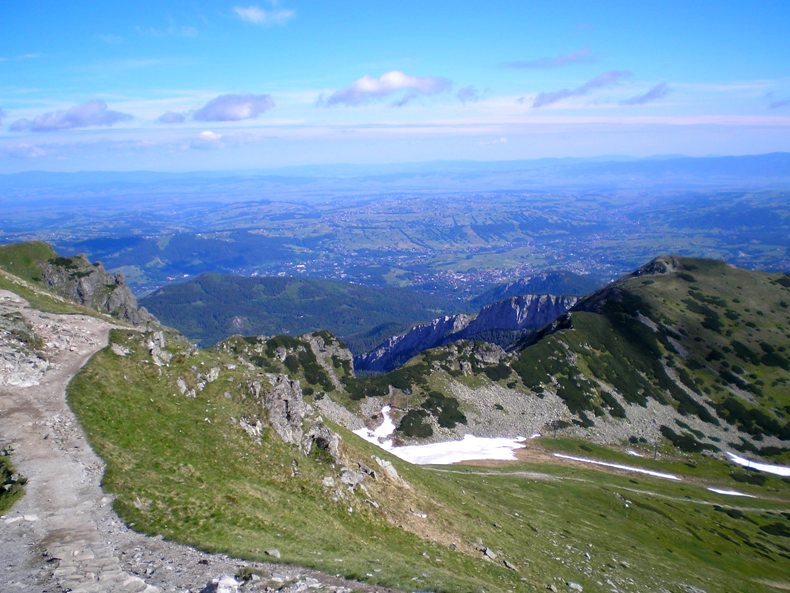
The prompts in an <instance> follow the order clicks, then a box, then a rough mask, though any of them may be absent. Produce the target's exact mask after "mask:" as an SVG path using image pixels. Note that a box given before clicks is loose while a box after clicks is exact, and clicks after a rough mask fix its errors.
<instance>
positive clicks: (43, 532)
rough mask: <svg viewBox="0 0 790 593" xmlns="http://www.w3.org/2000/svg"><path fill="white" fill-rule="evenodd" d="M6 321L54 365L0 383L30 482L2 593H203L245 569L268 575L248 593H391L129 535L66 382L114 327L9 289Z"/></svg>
mask: <svg viewBox="0 0 790 593" xmlns="http://www.w3.org/2000/svg"><path fill="white" fill-rule="evenodd" d="M0 315H3V316H9V317H12V316H17V315H21V316H22V317H23V318H24V319H25V320H26V321H27V322H28V323H29V324H30V325H31V326H32V327H33V330H34V332H35V334H36V335H37V336H40V337H41V338H42V339H43V340H44V343H45V344H46V347H45V352H44V357H45V358H46V360H47V362H48V363H49V365H48V368H47V369H46V371H45V372H44V373H43V376H42V375H41V372H40V371H41V369H40V368H39V369H38V370H36V369H34V368H32V367H30V366H29V365H28V366H27V367H26V366H25V362H24V361H22V362H20V364H19V365H18V367H17V368H15V369H13V370H12V371H9V370H8V369H6V370H5V371H4V376H2V377H0V438H1V439H2V445H8V444H10V445H12V446H13V448H14V454H13V457H12V461H13V463H14V465H15V466H16V469H17V471H18V472H19V473H21V474H22V475H24V476H25V477H27V479H28V483H27V485H26V486H25V494H24V496H23V497H22V498H21V499H20V500H19V501H18V502H17V503H16V504H15V505H14V506H13V507H12V509H11V510H10V511H9V512H8V513H7V514H6V515H3V516H2V517H0V575H2V576H0V589H1V590H2V591H3V593H13V592H22V593H43V592H47V593H54V592H66V591H71V592H72V593H159V592H163V593H164V592H168V593H169V592H173V593H175V592H178V593H183V592H184V591H200V590H201V589H203V587H204V586H205V585H206V583H208V582H209V581H210V580H211V579H213V578H216V577H218V576H220V575H222V574H229V575H233V574H235V573H237V572H238V569H239V568H240V567H242V566H244V567H248V568H252V569H254V570H256V571H258V572H259V573H260V574H261V575H262V577H261V579H260V580H259V581H257V582H253V583H250V584H249V585H248V586H245V587H244V590H245V591H248V592H250V593H252V592H255V591H264V590H268V589H267V587H268V586H274V587H276V588H278V589H279V590H281V591H284V592H285V591H304V590H307V589H310V590H316V591H336V592H348V591H350V590H351V589H352V588H353V589H355V590H358V591H368V592H372V591H385V589H380V588H375V587H371V586H368V585H364V584H360V583H353V582H348V581H344V580H342V579H338V578H334V577H332V576H329V575H325V574H322V573H318V572H315V571H311V570H307V569H301V568H298V567H292V566H286V565H276V564H265V563H249V562H243V561H238V560H234V559H232V558H228V557H227V556H223V555H218V554H206V553H203V552H200V551H198V550H195V549H193V548H190V547H188V546H183V545H179V544H174V543H172V542H167V541H164V540H162V538H158V537H154V538H152V537H147V536H144V535H141V534H138V533H135V532H133V531H131V530H130V529H128V528H127V527H126V526H125V525H124V524H123V523H122V522H121V521H120V519H119V518H118V517H117V516H116V515H115V513H114V512H113V511H112V506H111V505H112V498H111V497H109V496H108V495H106V494H105V493H104V492H103V491H102V489H101V477H102V474H103V472H104V464H103V462H102V461H101V459H99V457H98V456H97V455H96V454H95V453H94V452H93V450H92V449H91V447H90V446H89V444H88V442H87V440H86V438H85V435H84V433H83V431H82V429H81V427H80V426H79V424H78V422H77V420H76V418H75V416H74V414H73V413H72V412H71V410H70V409H69V407H68V405H67V404H66V387H67V385H68V383H69V381H70V380H71V379H72V378H73V377H74V375H75V374H76V373H77V372H78V371H79V369H80V368H81V367H82V366H83V365H84V364H85V363H86V362H87V361H88V359H89V358H90V357H91V356H92V355H93V354H94V353H96V352H97V351H99V350H100V349H101V348H103V347H105V346H106V345H107V343H108V337H109V331H110V329H112V325H111V324H110V323H109V322H107V321H104V320H101V319H97V318H93V317H88V316H82V315H55V314H50V313H42V312H40V311H37V310H34V309H31V308H30V307H29V306H28V303H27V302H26V301H25V300H24V299H22V298H20V297H18V296H17V295H15V294H14V293H11V292H8V291H4V290H0ZM39 362H40V361H39ZM9 382H11V383H16V384H17V385H8V384H7V383H9ZM31 383H32V384H31ZM20 385H29V386H20Z"/></svg>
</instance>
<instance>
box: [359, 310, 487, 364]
mask: <svg viewBox="0 0 790 593" xmlns="http://www.w3.org/2000/svg"><path fill="white" fill-rule="evenodd" d="M471 320H472V317H471V316H469V315H463V314H459V315H445V316H444V317H439V318H438V319H434V320H433V321H431V322H430V323H424V324H420V325H415V326H414V327H412V328H411V329H410V330H409V331H407V332H406V333H403V334H400V335H398V336H393V337H391V338H390V339H388V340H387V341H386V342H384V343H383V344H380V345H379V346H377V347H376V348H374V349H373V350H371V351H370V352H366V353H365V354H361V355H360V356H356V357H354V368H355V369H356V370H360V371H374V372H386V371H389V370H392V369H394V368H395V367H397V366H398V365H400V364H403V363H404V362H406V361H407V360H409V359H410V358H411V357H412V356H414V355H415V354H418V353H420V352H422V351H423V350H427V349H428V348H434V347H436V346H439V345H441V344H446V343H447V342H448V341H450V340H449V336H451V335H453V334H455V333H457V332H459V331H461V330H462V329H463V328H465V327H466V326H468V325H469V322H470V321H471Z"/></svg>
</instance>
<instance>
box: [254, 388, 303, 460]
mask: <svg viewBox="0 0 790 593" xmlns="http://www.w3.org/2000/svg"><path fill="white" fill-rule="evenodd" d="M269 379H270V381H271V384H272V388H271V390H270V391H267V392H265V393H263V395H262V399H263V405H264V407H265V408H266V411H267V412H268V414H269V424H270V425H271V427H272V428H273V429H274V431H275V432H276V433H277V434H278V435H279V436H280V438H281V439H282V440H283V441H284V442H286V443H290V444H292V445H301V444H302V438H303V437H304V429H303V428H302V421H303V420H304V417H305V414H306V413H307V406H306V404H305V403H304V399H303V397H302V388H301V386H300V385H299V382H298V381H294V380H292V379H291V378H290V377H288V376H287V375H270V376H269ZM259 389H260V387H259Z"/></svg>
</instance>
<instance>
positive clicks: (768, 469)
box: [727, 451, 790, 477]
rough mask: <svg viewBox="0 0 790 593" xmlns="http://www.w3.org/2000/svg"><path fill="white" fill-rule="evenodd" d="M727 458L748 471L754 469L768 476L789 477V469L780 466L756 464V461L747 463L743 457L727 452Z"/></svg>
mask: <svg viewBox="0 0 790 593" xmlns="http://www.w3.org/2000/svg"><path fill="white" fill-rule="evenodd" d="M727 456H728V457H729V458H730V460H731V461H732V462H733V463H737V464H738V465H742V466H744V467H748V468H749V469H756V470H758V471H761V472H765V473H768V474H774V475H777V476H783V477H788V476H790V467H784V466H782V465H771V464H770V463H758V462H756V461H749V460H748V459H746V458H745V457H740V456H738V455H736V454H735V453H730V452H729V451H728V452H727Z"/></svg>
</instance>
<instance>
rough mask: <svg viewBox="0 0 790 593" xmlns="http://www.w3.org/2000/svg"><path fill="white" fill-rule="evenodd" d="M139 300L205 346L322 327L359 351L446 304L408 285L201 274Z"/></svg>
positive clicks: (436, 311) (159, 316) (168, 323)
mask: <svg viewBox="0 0 790 593" xmlns="http://www.w3.org/2000/svg"><path fill="white" fill-rule="evenodd" d="M141 305H143V306H144V307H146V308H147V309H148V310H149V311H151V312H152V313H153V314H154V315H156V316H157V317H158V318H159V319H161V320H162V322H163V323H166V324H167V325H170V326H172V327H175V328H177V329H179V331H181V332H182V333H184V334H185V335H187V336H189V337H190V338H191V339H194V340H198V341H199V342H201V343H202V344H206V345H208V344H214V343H216V342H218V341H219V340H222V339H224V338H226V337H228V336H230V335H233V334H239V333H241V334H245V335H278V334H283V333H289V334H294V335H299V334H303V333H306V332H309V331H315V330H320V329H326V330H329V331H331V332H332V333H333V334H335V335H337V336H340V337H341V338H343V339H344V341H346V342H347V343H348V344H349V345H350V346H351V347H352V349H354V350H355V351H356V352H362V351H364V350H365V349H366V348H369V347H372V346H373V345H375V344H377V343H379V342H381V341H382V340H383V339H385V338H386V337H388V336H390V335H393V334H395V333H397V332H398V331H400V330H402V329H405V328H406V327H408V326H409V325H411V324H412V323H414V322H417V321H421V320H427V319H431V318H433V317H435V316H436V315H437V314H438V313H440V312H441V310H442V309H443V308H444V306H445V305H446V303H445V301H444V299H441V298H439V297H432V296H431V295H427V294H422V293H417V292H414V291H409V290H406V289H396V288H388V289H382V288H375V287H366V286H361V285H357V284H350V283H344V282H335V281H330V280H315V279H307V278H241V277H237V276H223V275H220V274H204V275H202V276H199V277H198V278H196V279H195V280H191V281H189V282H184V283H180V284H173V285H170V286H166V287H164V288H162V289H160V290H159V291H157V292H155V293H154V294H152V295H150V296H148V297H146V298H144V299H142V300H141Z"/></svg>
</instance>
